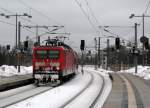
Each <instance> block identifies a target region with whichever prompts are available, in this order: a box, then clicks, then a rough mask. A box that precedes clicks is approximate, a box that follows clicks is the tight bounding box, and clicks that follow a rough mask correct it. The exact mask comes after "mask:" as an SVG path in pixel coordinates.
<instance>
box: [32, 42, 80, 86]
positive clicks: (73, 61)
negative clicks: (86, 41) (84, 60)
mask: <svg viewBox="0 0 150 108" xmlns="http://www.w3.org/2000/svg"><path fill="white" fill-rule="evenodd" d="M32 65H33V78H34V79H35V82H36V84H39V83H48V82H51V81H60V83H61V82H63V80H64V79H65V78H68V77H69V76H72V75H74V74H75V72H76V67H77V55H76V53H75V52H74V51H73V50H72V49H71V48H70V47H69V46H67V45H66V44H64V43H63V42H60V41H58V40H53V41H48V42H47V44H46V45H45V46H37V47H34V48H33V58H32Z"/></svg>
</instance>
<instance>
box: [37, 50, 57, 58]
mask: <svg viewBox="0 0 150 108" xmlns="http://www.w3.org/2000/svg"><path fill="white" fill-rule="evenodd" d="M36 58H37V59H47V58H49V59H57V58H59V51H58V50H37V51H36Z"/></svg>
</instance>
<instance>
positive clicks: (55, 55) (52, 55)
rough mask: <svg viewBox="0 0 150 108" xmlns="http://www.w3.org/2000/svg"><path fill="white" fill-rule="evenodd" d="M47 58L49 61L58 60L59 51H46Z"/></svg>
mask: <svg viewBox="0 0 150 108" xmlns="http://www.w3.org/2000/svg"><path fill="white" fill-rule="evenodd" d="M48 58H50V59H57V58H59V51H58V50H49V51H48Z"/></svg>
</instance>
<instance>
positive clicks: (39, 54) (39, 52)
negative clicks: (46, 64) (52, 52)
mask: <svg viewBox="0 0 150 108" xmlns="http://www.w3.org/2000/svg"><path fill="white" fill-rule="evenodd" d="M36 58H38V59H45V58H47V51H46V50H37V51H36Z"/></svg>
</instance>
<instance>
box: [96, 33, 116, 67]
mask: <svg viewBox="0 0 150 108" xmlns="http://www.w3.org/2000/svg"><path fill="white" fill-rule="evenodd" d="M96 38H98V55H97V56H98V57H97V58H96V60H97V59H98V61H97V63H98V68H100V64H101V57H100V56H101V54H100V53H101V52H100V43H101V42H100V41H101V38H106V39H108V38H115V37H114V36H106V35H103V36H101V37H95V49H96V50H97V40H96Z"/></svg>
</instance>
